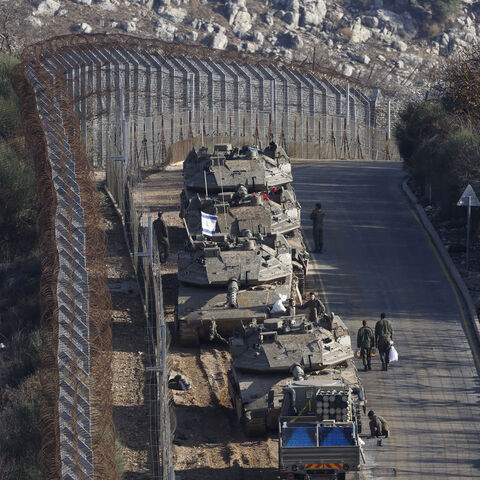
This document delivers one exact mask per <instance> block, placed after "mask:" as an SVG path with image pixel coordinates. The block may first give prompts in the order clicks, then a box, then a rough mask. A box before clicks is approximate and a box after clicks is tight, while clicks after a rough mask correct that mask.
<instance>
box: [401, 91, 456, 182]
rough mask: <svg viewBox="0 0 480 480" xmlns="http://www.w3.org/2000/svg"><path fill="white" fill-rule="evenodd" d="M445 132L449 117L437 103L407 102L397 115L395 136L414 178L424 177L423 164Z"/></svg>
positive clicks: (424, 166) (425, 169)
mask: <svg viewBox="0 0 480 480" xmlns="http://www.w3.org/2000/svg"><path fill="white" fill-rule="evenodd" d="M448 129H449V115H448V112H447V110H446V109H445V106H444V104H443V103H442V102H441V101H438V100H435V101H426V102H422V103H420V104H414V103H411V104H409V105H407V107H406V108H405V109H404V110H403V111H402V112H401V113H400V120H399V122H398V124H397V126H396V128H395V137H396V139H397V142H398V148H399V151H400V154H401V155H402V157H403V159H404V162H405V166H406V167H407V169H408V170H409V171H410V172H411V173H412V174H413V175H414V176H417V177H423V176H425V174H426V171H427V170H428V169H429V167H428V165H426V163H427V162H428V159H429V158H430V156H432V155H434V154H435V151H436V148H437V145H438V140H439V139H440V138H444V137H446V135H447V132H448Z"/></svg>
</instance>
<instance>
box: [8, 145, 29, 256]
mask: <svg viewBox="0 0 480 480" xmlns="http://www.w3.org/2000/svg"><path fill="white" fill-rule="evenodd" d="M34 202H35V178H34V172H33V170H32V168H31V167H30V166H28V165H26V164H25V163H24V162H23V161H22V158H21V157H20V155H19V153H18V151H16V149H14V148H12V147H11V146H9V145H7V144H6V143H5V142H4V143H1V142H0V238H2V242H1V246H0V248H1V250H0V253H2V254H3V255H2V256H3V258H4V259H6V260H9V259H13V258H14V257H15V256H17V255H21V256H27V255H28V254H29V253H30V252H31V250H32V248H33V247H34V245H35V225H34V224H35V221H34Z"/></svg>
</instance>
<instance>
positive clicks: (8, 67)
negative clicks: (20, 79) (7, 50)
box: [0, 53, 18, 98]
mask: <svg viewBox="0 0 480 480" xmlns="http://www.w3.org/2000/svg"><path fill="white" fill-rule="evenodd" d="M17 63H18V59H17V58H15V57H12V56H10V55H6V54H4V53H0V96H2V97H5V98H8V97H11V96H12V95H14V93H13V88H12V83H11V81H10V75H11V72H12V70H13V67H14V66H15V65H17Z"/></svg>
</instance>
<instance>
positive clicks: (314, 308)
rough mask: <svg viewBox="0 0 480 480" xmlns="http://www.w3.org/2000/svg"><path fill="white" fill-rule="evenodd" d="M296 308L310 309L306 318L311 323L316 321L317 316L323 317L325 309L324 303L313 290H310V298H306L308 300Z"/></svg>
mask: <svg viewBox="0 0 480 480" xmlns="http://www.w3.org/2000/svg"><path fill="white" fill-rule="evenodd" d="M297 308H298V309H299V310H305V309H307V308H308V309H309V310H310V312H309V314H308V319H309V320H310V321H311V322H312V323H317V321H318V317H323V315H324V314H325V311H326V309H325V305H324V304H323V303H322V302H321V301H320V300H319V299H318V298H316V297H315V293H314V292H310V300H308V302H305V303H304V304H303V305H299V306H298V307H297Z"/></svg>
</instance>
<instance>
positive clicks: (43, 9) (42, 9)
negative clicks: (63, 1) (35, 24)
mask: <svg viewBox="0 0 480 480" xmlns="http://www.w3.org/2000/svg"><path fill="white" fill-rule="evenodd" d="M60 7H61V5H60V2H57V1H56V0H43V1H42V2H40V3H39V4H38V7H37V9H36V10H35V12H34V15H44V16H45V17H53V16H54V15H55V14H56V13H57V12H58V10H60Z"/></svg>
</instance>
